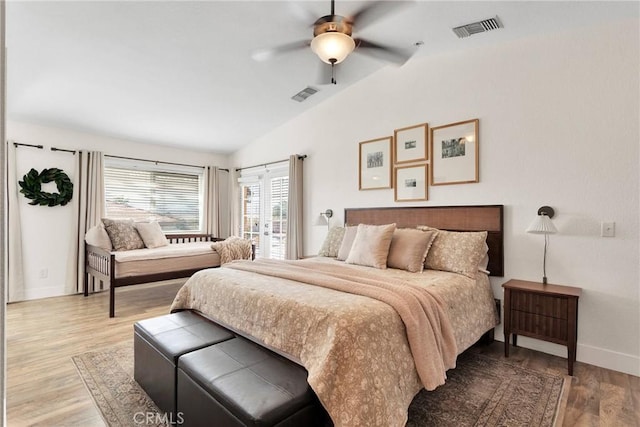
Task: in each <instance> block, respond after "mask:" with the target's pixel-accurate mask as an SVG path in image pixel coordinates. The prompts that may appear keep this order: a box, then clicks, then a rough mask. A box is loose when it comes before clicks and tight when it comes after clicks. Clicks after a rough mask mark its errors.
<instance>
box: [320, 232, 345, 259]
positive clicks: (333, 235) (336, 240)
mask: <svg viewBox="0 0 640 427" xmlns="http://www.w3.org/2000/svg"><path fill="white" fill-rule="evenodd" d="M343 238H344V227H333V228H332V229H331V230H329V232H328V233H327V237H326V238H325V239H324V242H323V243H322V247H321V248H320V250H319V251H318V256H328V257H332V258H335V257H337V256H338V251H339V250H340V245H342V239H343Z"/></svg>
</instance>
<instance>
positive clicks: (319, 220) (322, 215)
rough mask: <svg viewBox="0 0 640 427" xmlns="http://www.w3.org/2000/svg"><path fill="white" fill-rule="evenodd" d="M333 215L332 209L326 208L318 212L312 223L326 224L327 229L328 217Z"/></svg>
mask: <svg viewBox="0 0 640 427" xmlns="http://www.w3.org/2000/svg"><path fill="white" fill-rule="evenodd" d="M332 216H333V211H332V210H331V209H327V210H326V211H324V212H320V215H319V216H318V217H317V218H316V221H315V222H314V223H313V224H314V225H326V226H327V230H328V229H329V219H330V218H331V217H332Z"/></svg>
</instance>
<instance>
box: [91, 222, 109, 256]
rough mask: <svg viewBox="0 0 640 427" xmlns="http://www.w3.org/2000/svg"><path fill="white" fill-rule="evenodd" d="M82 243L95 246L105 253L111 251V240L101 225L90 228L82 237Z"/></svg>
mask: <svg viewBox="0 0 640 427" xmlns="http://www.w3.org/2000/svg"><path fill="white" fill-rule="evenodd" d="M84 241H85V242H86V243H87V245H91V246H96V247H98V248H101V249H104V250H105V251H111V250H112V249H113V245H112V244H111V239H110V238H109V235H108V234H107V230H105V229H104V225H103V224H102V223H100V224H98V225H94V226H93V227H91V228H90V229H89V230H88V231H87V233H86V234H85V235H84Z"/></svg>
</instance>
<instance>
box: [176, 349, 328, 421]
mask: <svg viewBox="0 0 640 427" xmlns="http://www.w3.org/2000/svg"><path fill="white" fill-rule="evenodd" d="M177 409H178V413H179V414H180V416H181V417H182V421H183V422H184V423H183V426H188V427H194V426H203V427H204V426H206V427H210V426H216V427H231V426H233V427H238V426H279V427H283V426H305V427H306V426H315V425H325V424H326V420H327V419H328V416H327V415H326V412H325V411H324V408H322V406H321V404H320V402H319V401H318V399H317V397H316V395H315V394H314V392H313V390H311V387H309V384H308V383H307V371H306V370H305V369H304V368H303V367H301V366H299V365H297V364H295V363H293V362H291V361H290V360H287V359H285V358H283V357H281V356H279V355H277V354H275V353H273V352H271V351H269V350H266V349H264V348H262V347H260V346H258V345H256V344H254V343H253V342H251V341H248V340H246V339H244V338H241V337H236V338H234V339H232V340H228V341H224V342H222V343H219V344H216V345H213V346H210V347H206V348H203V349H201V350H197V351H194V352H191V353H188V354H185V355H183V356H181V357H180V359H179V360H178V407H177Z"/></svg>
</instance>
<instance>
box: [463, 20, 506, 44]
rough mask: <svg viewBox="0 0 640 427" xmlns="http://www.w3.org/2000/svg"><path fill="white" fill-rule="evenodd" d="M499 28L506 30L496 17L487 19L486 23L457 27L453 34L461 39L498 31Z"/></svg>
mask: <svg viewBox="0 0 640 427" xmlns="http://www.w3.org/2000/svg"><path fill="white" fill-rule="evenodd" d="M498 28H504V27H503V26H502V22H500V19H499V18H498V17H497V16H496V17H495V18H489V19H485V20H484V21H478V22H472V23H470V24H467V25H461V26H460V27H455V28H454V29H453V32H454V33H456V35H457V36H458V37H459V38H461V39H462V38H465V37H469V36H472V35H474V34H478V33H484V32H486V31H491V30H497V29H498Z"/></svg>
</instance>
